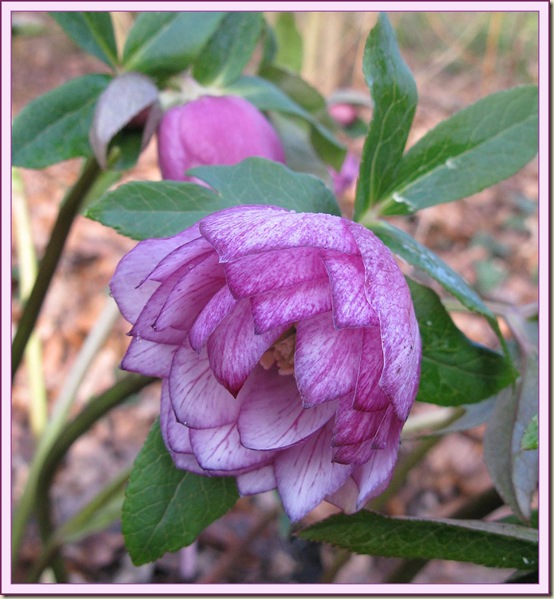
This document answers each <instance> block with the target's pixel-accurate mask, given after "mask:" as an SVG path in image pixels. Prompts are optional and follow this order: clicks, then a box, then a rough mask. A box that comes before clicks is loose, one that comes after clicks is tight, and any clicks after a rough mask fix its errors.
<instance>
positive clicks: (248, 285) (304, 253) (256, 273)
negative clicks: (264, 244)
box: [225, 247, 326, 298]
mask: <svg viewBox="0 0 554 599" xmlns="http://www.w3.org/2000/svg"><path fill="white" fill-rule="evenodd" d="M225 275H226V276H227V284H228V285H229V289H230V290H231V293H232V294H233V295H234V296H235V297H236V298H244V297H251V296H255V295H259V294H261V293H266V292H268V291H275V290H276V289H283V288H284V287H290V286H291V285H297V284H299V283H304V282H306V281H312V280H313V279H320V278H323V277H325V276H326V271H325V267H324V266H323V261H322V260H321V257H320V251H319V250H314V249H313V248H311V247H299V248H293V249H290V250H273V251H267V252H262V253H260V254H252V255H251V256H245V257H244V258H240V259H238V260H235V261H233V262H227V263H226V264H225Z"/></svg>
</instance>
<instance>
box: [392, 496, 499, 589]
mask: <svg viewBox="0 0 554 599" xmlns="http://www.w3.org/2000/svg"><path fill="white" fill-rule="evenodd" d="M502 505H504V501H503V500H502V498H501V497H500V495H499V494H498V492H497V491H496V489H495V488H494V487H490V488H489V489H487V490H486V491H483V492H482V493H481V494H480V495H477V496H475V497H472V498H471V499H470V500H469V501H468V502H467V503H465V504H464V505H462V506H461V507H459V508H458V509H457V510H454V511H453V512H452V513H451V514H450V515H448V516H447V518H451V519H455V520H480V519H481V518H484V517H485V516H488V515H489V514H490V513H491V512H494V510H496V509H498V508H499V507H500V506H502ZM428 562H429V560H428V559H423V558H414V559H405V560H402V561H401V562H400V564H399V565H398V566H397V567H396V569H395V570H394V571H393V572H392V573H391V574H390V575H389V576H388V578H387V580H386V581H385V582H386V583H388V584H398V583H402V582H411V581H412V580H413V579H414V578H415V577H416V576H417V575H418V574H419V572H421V570H423V568H424V567H425V566H426V565H427V563H428Z"/></svg>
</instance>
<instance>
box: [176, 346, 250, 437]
mask: <svg viewBox="0 0 554 599" xmlns="http://www.w3.org/2000/svg"><path fill="white" fill-rule="evenodd" d="M169 393H170V395H171V404H172V406H173V409H174V411H175V415H176V417H177V419H178V420H179V422H182V423H183V424H186V425H187V426H188V427H190V428H213V427H214V426H223V425H226V424H229V423H233V422H235V421H236V419H237V416H238V413H239V404H238V401H237V400H236V399H235V398H234V397H233V396H232V395H231V394H230V393H229V391H227V389H225V387H223V386H221V385H220V384H219V383H218V382H217V380H216V378H215V377H214V375H213V373H212V370H211V368H210V362H209V360H208V357H207V353H206V350H205V349H204V350H203V351H202V352H201V353H200V354H198V353H197V352H195V351H194V350H193V349H191V348H190V347H188V346H187V345H183V346H181V347H180V348H179V350H178V351H177V352H176V353H175V357H174V358H173V363H172V365H171V370H170V373H169Z"/></svg>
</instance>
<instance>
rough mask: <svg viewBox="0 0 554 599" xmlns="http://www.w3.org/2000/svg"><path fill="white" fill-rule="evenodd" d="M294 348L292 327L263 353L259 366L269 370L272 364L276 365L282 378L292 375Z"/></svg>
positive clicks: (294, 336)
mask: <svg viewBox="0 0 554 599" xmlns="http://www.w3.org/2000/svg"><path fill="white" fill-rule="evenodd" d="M295 347H296V328H295V327H292V328H290V329H289V330H288V331H287V332H286V333H284V334H283V335H281V337H279V339H277V341H276V342H275V343H274V344H273V345H272V346H271V347H270V348H269V349H268V350H267V351H266V352H265V353H264V355H263V356H262V357H261V359H260V365H261V366H262V368H264V369H265V370H269V369H270V368H271V367H272V366H273V364H276V365H277V368H278V370H279V374H281V375H283V376H287V375H288V376H290V375H291V374H294V350H295Z"/></svg>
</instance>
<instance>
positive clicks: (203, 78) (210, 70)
mask: <svg viewBox="0 0 554 599" xmlns="http://www.w3.org/2000/svg"><path fill="white" fill-rule="evenodd" d="M262 27H263V17H262V14H261V13H259V12H231V13H229V14H228V15H227V16H226V17H225V18H224V19H223V21H222V23H221V25H220V26H219V28H218V29H217V31H216V32H215V35H214V36H213V37H212V38H211V39H210V41H209V42H208V44H207V46H206V47H205V48H204V50H203V52H202V53H201V54H200V56H199V57H198V59H197V60H196V61H195V63H194V68H193V76H194V78H195V79H196V80H197V81H199V82H200V83H201V84H203V85H220V86H224V85H227V84H229V83H232V82H233V81H235V80H237V79H238V78H239V77H240V76H241V75H242V70H243V69H244V67H245V66H246V65H247V63H248V61H249V60H250V58H251V57H252V54H253V52H254V49H255V48H256V43H257V41H258V39H259V37H260V35H261V33H262Z"/></svg>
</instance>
